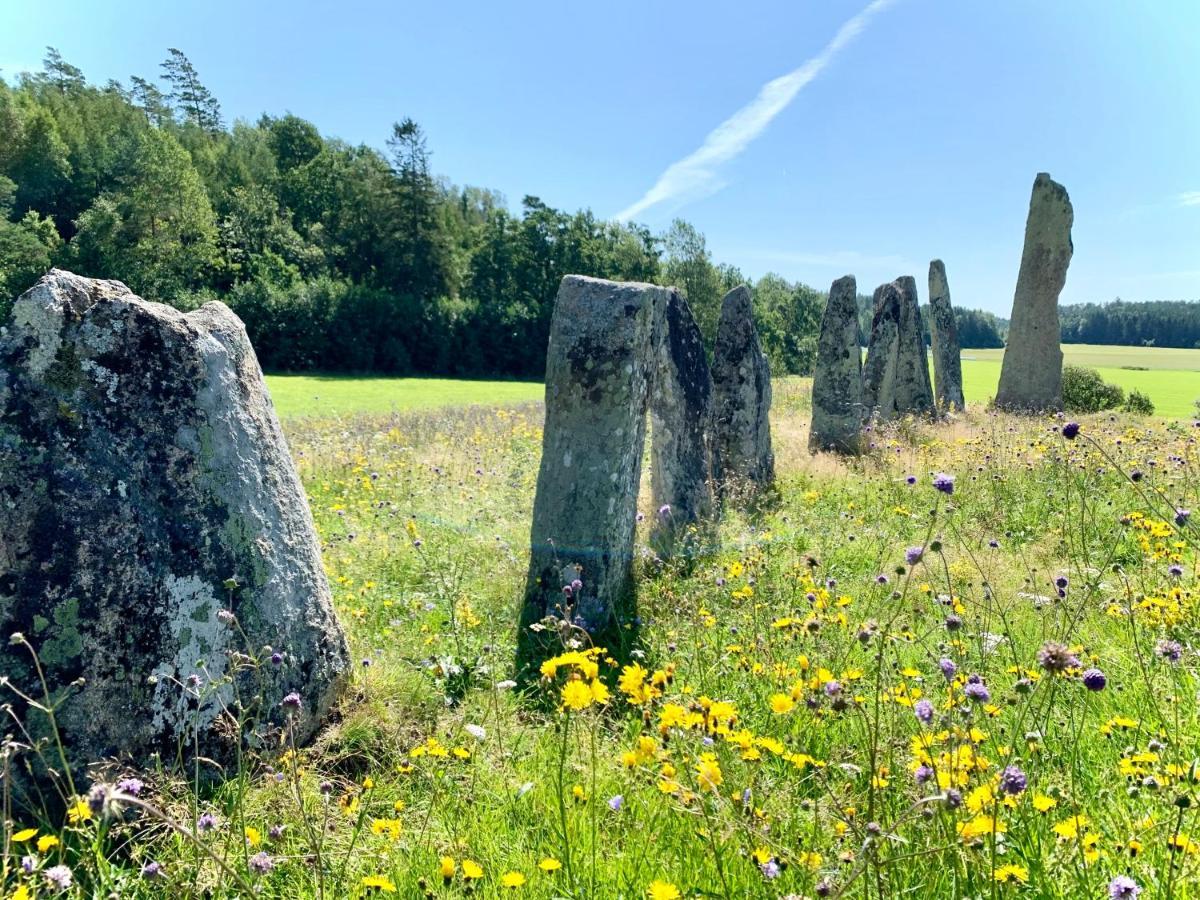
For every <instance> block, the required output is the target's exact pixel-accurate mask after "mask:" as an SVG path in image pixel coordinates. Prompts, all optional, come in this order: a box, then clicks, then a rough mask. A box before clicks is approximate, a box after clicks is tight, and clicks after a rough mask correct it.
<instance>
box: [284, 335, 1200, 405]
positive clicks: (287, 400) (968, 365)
mask: <svg viewBox="0 0 1200 900" xmlns="http://www.w3.org/2000/svg"><path fill="white" fill-rule="evenodd" d="M1003 354H1004V351H1003V350H964V351H963V354H962V361H963V362H962V366H963V391H964V393H965V394H966V398H967V402H968V403H972V404H979V405H986V404H987V403H989V402H990V401H991V399H992V397H994V396H995V394H996V385H997V384H998V383H999V381H1000V360H1001V358H1002V356H1003ZM1063 356H1064V359H1065V362H1066V363H1067V364H1072V365H1079V366H1088V367H1091V368H1096V369H1098V370H1099V372H1100V374H1101V375H1102V376H1103V378H1104V380H1105V381H1109V382H1111V383H1113V384H1116V385H1119V386H1120V387H1122V388H1123V389H1124V390H1125V391H1127V392H1128V391H1130V390H1135V389H1136V390H1140V391H1142V392H1144V393H1145V394H1146V395H1147V396H1149V397H1150V399H1151V400H1152V401H1153V402H1154V405H1155V414H1156V415H1159V416H1163V417H1166V418H1178V419H1183V418H1190V417H1192V416H1193V415H1194V414H1196V404H1195V401H1196V400H1197V399H1200V350H1177V349H1173V348H1166V347H1107V346H1105V347H1102V346H1096V345H1091V344H1064V345H1063ZM777 380H778V381H781V382H782V381H785V380H786V381H788V382H792V381H795V382H798V383H799V384H801V385H807V384H808V379H800V378H794V377H789V378H787V379H777ZM267 381H268V383H269V385H270V388H271V396H272V398H273V399H274V401H275V408H276V409H277V410H278V412H279V415H280V416H281V417H283V418H288V417H292V416H314V417H329V416H340V415H346V414H357V413H368V414H386V413H394V412H403V411H407V410H413V409H432V408H437V407H447V406H461V405H469V404H497V403H520V402H523V401H528V400H541V399H542V386H541V384H540V383H537V382H531V381H456V380H451V379H439V378H379V377H370V378H354V377H350V376H338V375H329V376H313V375H269V376H267ZM801 389H803V388H801Z"/></svg>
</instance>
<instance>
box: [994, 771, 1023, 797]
mask: <svg viewBox="0 0 1200 900" xmlns="http://www.w3.org/2000/svg"><path fill="white" fill-rule="evenodd" d="M1028 786H1029V779H1028V778H1026V777H1025V773H1024V772H1022V771H1021V769H1020V768H1019V767H1018V766H1006V767H1005V769H1004V771H1003V772H1001V773H1000V790H1002V791H1004V793H1006V794H1011V795H1012V796H1014V797H1015V796H1016V795H1017V794H1019V793H1021V792H1022V791H1024V790H1025V788H1026V787H1028Z"/></svg>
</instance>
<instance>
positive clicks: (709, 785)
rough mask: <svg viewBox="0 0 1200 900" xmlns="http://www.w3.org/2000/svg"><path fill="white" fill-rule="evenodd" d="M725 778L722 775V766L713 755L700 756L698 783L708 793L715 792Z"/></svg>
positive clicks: (703, 754) (697, 765) (697, 764)
mask: <svg viewBox="0 0 1200 900" xmlns="http://www.w3.org/2000/svg"><path fill="white" fill-rule="evenodd" d="M724 780H725V778H724V776H722V774H721V766H720V764H719V763H718V762H717V758H716V757H715V756H713V755H712V754H711V753H702V754H700V759H699V761H698V762H697V763H696V781H698V782H699V783H700V787H701V788H703V789H704V790H706V791H715V790H716V789H717V788H718V787H720V785H721V782H722V781H724Z"/></svg>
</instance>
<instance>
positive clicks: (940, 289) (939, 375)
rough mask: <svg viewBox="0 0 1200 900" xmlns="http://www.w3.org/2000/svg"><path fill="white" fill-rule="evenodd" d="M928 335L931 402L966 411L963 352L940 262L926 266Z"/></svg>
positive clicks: (944, 271)
mask: <svg viewBox="0 0 1200 900" xmlns="http://www.w3.org/2000/svg"><path fill="white" fill-rule="evenodd" d="M929 313H930V322H929V336H930V339H931V341H932V343H933V380H934V399H935V400H936V401H937V405H938V407H939V408H940V409H951V408H953V409H956V410H958V411H959V412H962V410H964V409H965V408H966V401H965V400H964V399H963V387H962V350H961V349H960V348H959V346H958V325H957V324H956V323H955V321H954V309H953V307H951V306H950V286H949V285H948V284H947V283H946V265H945V263H943V262H942V261H941V260H940V259H935V260H933V262H931V263H930V264H929Z"/></svg>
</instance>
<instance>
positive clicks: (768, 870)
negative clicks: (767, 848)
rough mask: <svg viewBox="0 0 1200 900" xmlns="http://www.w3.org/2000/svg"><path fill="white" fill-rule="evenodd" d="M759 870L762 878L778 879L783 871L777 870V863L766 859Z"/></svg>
mask: <svg viewBox="0 0 1200 900" xmlns="http://www.w3.org/2000/svg"><path fill="white" fill-rule="evenodd" d="M761 868H762V873H763V877H765V878H778V877H779V875H780V873H781V872H782V871H783V870H782V869H780V868H779V863H777V862H775V860H774V859H768V860H767V861H766V862H765V863H763V864H762V866H761Z"/></svg>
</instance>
